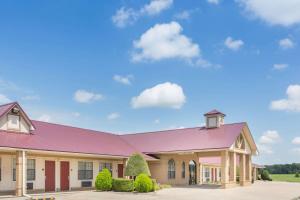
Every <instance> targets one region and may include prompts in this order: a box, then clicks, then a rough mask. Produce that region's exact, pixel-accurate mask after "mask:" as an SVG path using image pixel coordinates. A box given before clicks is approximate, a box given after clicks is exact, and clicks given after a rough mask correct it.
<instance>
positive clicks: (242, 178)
mask: <svg viewBox="0 0 300 200" xmlns="http://www.w3.org/2000/svg"><path fill="white" fill-rule="evenodd" d="M245 161H246V156H245V154H241V155H240V185H242V186H244V185H245V180H246V176H245V175H246V162H245Z"/></svg>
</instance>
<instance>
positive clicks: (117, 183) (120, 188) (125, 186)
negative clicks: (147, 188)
mask: <svg viewBox="0 0 300 200" xmlns="http://www.w3.org/2000/svg"><path fill="white" fill-rule="evenodd" d="M112 190H113V191H116V192H132V191H133V190H134V181H133V180H132V179H124V178H117V179H113V181H112Z"/></svg>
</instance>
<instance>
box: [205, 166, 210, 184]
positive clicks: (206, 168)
mask: <svg viewBox="0 0 300 200" xmlns="http://www.w3.org/2000/svg"><path fill="white" fill-rule="evenodd" d="M204 173H205V181H206V182H209V181H210V170H209V168H208V167H205V172H204Z"/></svg>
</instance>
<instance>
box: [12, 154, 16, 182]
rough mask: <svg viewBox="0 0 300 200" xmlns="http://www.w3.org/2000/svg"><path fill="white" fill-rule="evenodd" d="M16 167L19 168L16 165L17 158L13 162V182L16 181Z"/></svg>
mask: <svg viewBox="0 0 300 200" xmlns="http://www.w3.org/2000/svg"><path fill="white" fill-rule="evenodd" d="M16 166H17V163H16V159H15V158H13V160H12V170H13V173H12V174H13V177H12V179H13V181H16Z"/></svg>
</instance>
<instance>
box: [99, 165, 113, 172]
mask: <svg viewBox="0 0 300 200" xmlns="http://www.w3.org/2000/svg"><path fill="white" fill-rule="evenodd" d="M104 168H106V169H108V170H109V171H110V173H112V163H100V165H99V172H101V171H102V170H103V169H104Z"/></svg>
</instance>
